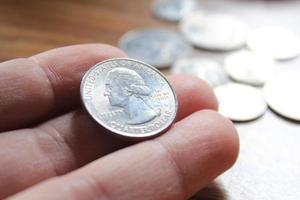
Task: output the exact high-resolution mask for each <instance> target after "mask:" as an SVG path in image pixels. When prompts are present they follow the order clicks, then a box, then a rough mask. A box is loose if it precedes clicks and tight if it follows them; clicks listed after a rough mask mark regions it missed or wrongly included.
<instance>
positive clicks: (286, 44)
mask: <svg viewBox="0 0 300 200" xmlns="http://www.w3.org/2000/svg"><path fill="white" fill-rule="evenodd" d="M247 45H248V47H249V48H250V49H251V50H253V51H255V52H257V53H259V54H262V55H265V56H269V57H272V58H274V59H278V60H285V59H291V58H294V57H296V56H298V55H299V53H300V38H299V37H298V36H297V35H296V34H295V33H293V32H290V31H288V30H286V29H283V28H279V27H263V28H259V29H256V30H253V31H252V32H250V33H249V36H248V39H247Z"/></svg>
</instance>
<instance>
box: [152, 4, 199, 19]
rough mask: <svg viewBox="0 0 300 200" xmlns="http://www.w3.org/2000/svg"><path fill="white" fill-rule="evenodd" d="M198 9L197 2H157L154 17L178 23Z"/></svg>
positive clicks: (154, 6) (154, 7)
mask: <svg viewBox="0 0 300 200" xmlns="http://www.w3.org/2000/svg"><path fill="white" fill-rule="evenodd" d="M197 9H198V1H197V0H155V1H154V3H153V6H152V11H153V13H154V15H155V16H156V17H158V18H160V19H163V20H168V21H173V22H177V21H179V20H181V18H182V17H183V16H184V15H186V14H188V13H190V12H192V11H195V10H197Z"/></svg>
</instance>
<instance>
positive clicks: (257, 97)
mask: <svg viewBox="0 0 300 200" xmlns="http://www.w3.org/2000/svg"><path fill="white" fill-rule="evenodd" d="M214 91H215V94H216V96H217V99H218V101H219V112H220V113H221V114H222V115H224V116H226V117H228V118H229V119H231V120H233V121H249V120H253V119H256V118H258V117H260V116H261V115H263V114H264V112H265V111H266V110H267V104H266V102H265V100H264V98H263V95H262V92H261V90H259V89H257V88H255V87H252V86H248V85H244V84H239V83H228V84H226V85H221V86H219V87H217V88H215V90H214Z"/></svg>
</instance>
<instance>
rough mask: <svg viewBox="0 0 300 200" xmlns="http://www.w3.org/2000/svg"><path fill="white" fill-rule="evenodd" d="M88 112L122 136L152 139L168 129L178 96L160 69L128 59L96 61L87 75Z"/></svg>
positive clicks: (83, 92) (84, 92) (84, 97)
mask: <svg viewBox="0 0 300 200" xmlns="http://www.w3.org/2000/svg"><path fill="white" fill-rule="evenodd" d="M81 99H82V102H83V105H84V108H85V109H86V111H87V112H88V114H89V115H90V116H91V117H92V118H93V119H94V120H95V121H96V122H98V123H99V124H100V125H101V126H103V127H105V128H106V129H108V130H110V131H111V132H112V133H114V134H117V135H119V136H124V137H127V138H132V139H139V138H149V137H153V136H155V135H157V134H159V133H162V132H163V131H165V130H166V129H167V128H168V127H169V126H170V125H171V124H172V123H173V121H174V119H175V117H176V113H177V107H178V103H177V97H176V94H175V92H174V90H173V89H172V87H171V85H170V84H169V82H168V81H167V79H166V78H165V77H164V76H163V74H161V73H160V72H159V71H158V70H156V69H155V68H153V67H152V66H150V65H148V64H145V63H143V62H140V61H137V60H132V59H128V58H119V59H111V60H106V61H103V62H101V63H98V64H96V65H95V66H94V67H92V68H91V69H90V70H89V71H88V72H87V73H86V74H85V76H84V77H83V80H82V83H81Z"/></svg>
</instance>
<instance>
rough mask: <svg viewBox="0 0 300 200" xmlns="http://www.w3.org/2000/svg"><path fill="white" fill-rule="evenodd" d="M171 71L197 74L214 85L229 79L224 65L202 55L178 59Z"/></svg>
mask: <svg viewBox="0 0 300 200" xmlns="http://www.w3.org/2000/svg"><path fill="white" fill-rule="evenodd" d="M171 72H172V73H173V74H190V75H195V76H197V77H199V78H201V79H202V80H204V81H206V82H207V83H208V84H209V85H210V86H212V87H216V86H219V85H223V84H225V83H227V82H228V81H229V80H228V78H227V75H226V73H225V71H224V69H223V67H222V66H221V65H220V64H219V63H218V62H217V61H214V60H211V59H206V58H200V57H185V58H180V59H178V60H177V61H176V62H175V64H174V65H173V67H172V69H171Z"/></svg>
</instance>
